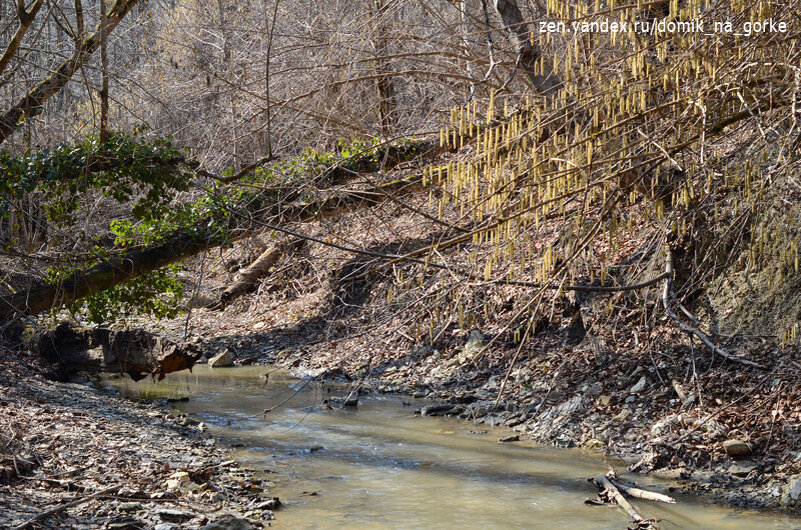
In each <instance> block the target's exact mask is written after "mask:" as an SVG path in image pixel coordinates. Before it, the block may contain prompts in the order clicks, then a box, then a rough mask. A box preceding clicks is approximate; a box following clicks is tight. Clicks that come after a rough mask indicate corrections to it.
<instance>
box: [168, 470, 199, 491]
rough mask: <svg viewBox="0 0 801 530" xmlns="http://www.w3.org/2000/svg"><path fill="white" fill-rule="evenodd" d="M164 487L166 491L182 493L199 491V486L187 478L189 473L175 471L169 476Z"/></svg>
mask: <svg viewBox="0 0 801 530" xmlns="http://www.w3.org/2000/svg"><path fill="white" fill-rule="evenodd" d="M164 485H165V487H166V488H167V489H168V490H172V491H180V492H182V493H188V492H191V491H196V490H198V489H200V486H198V485H197V484H195V483H194V482H193V481H192V479H191V478H190V477H189V473H187V472H186V471H177V472H175V473H173V474H172V475H170V477H169V478H168V479H167V482H165V484H164Z"/></svg>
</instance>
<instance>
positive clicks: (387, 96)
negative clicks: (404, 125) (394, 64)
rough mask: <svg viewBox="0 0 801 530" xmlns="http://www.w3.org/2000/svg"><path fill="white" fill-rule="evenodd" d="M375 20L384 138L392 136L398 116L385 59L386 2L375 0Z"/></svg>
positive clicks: (380, 120) (374, 39)
mask: <svg viewBox="0 0 801 530" xmlns="http://www.w3.org/2000/svg"><path fill="white" fill-rule="evenodd" d="M373 7H374V11H373V19H374V20H375V24H374V28H373V31H374V32H375V36H374V37H373V49H374V50H375V54H376V64H377V66H376V74H378V76H379V77H378V78H377V79H376V91H377V92H378V117H379V124H380V127H381V133H382V134H383V135H384V136H390V135H391V134H392V131H393V129H394V128H395V123H396V122H397V116H396V115H395V112H394V111H395V86H394V84H393V81H392V77H390V76H389V75H388V74H389V73H390V72H391V68H390V66H389V63H388V62H387V60H386V59H384V58H383V57H384V56H385V55H386V52H387V36H386V31H385V28H386V20H384V18H385V17H386V16H387V4H386V3H385V2H384V0H373Z"/></svg>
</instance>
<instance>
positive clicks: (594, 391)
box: [585, 382, 604, 397]
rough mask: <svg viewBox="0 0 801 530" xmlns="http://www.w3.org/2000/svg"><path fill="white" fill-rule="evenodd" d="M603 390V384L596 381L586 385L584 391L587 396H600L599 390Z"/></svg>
mask: <svg viewBox="0 0 801 530" xmlns="http://www.w3.org/2000/svg"><path fill="white" fill-rule="evenodd" d="M603 391H604V385H603V384H601V383H599V382H596V383H593V384H591V385H590V386H588V387H587V389H586V390H585V392H586V393H587V395H588V396H591V397H596V396H600V395H601V392H603Z"/></svg>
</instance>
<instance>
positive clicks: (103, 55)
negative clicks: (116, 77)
mask: <svg viewBox="0 0 801 530" xmlns="http://www.w3.org/2000/svg"><path fill="white" fill-rule="evenodd" d="M107 26H108V24H107V18H106V0H100V75H101V76H102V83H101V88H100V145H101V146H102V145H105V143H106V142H107V141H108V29H107Z"/></svg>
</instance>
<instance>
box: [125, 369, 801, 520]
mask: <svg viewBox="0 0 801 530" xmlns="http://www.w3.org/2000/svg"><path fill="white" fill-rule="evenodd" d="M267 372H271V373H270V377H269V382H268V383H267V384H266V385H265V384H264V375H263V374H265V373H267ZM112 383H113V384H114V386H115V387H116V388H118V389H119V390H120V391H122V392H124V393H126V394H128V395H130V396H135V397H143V398H149V399H152V398H156V397H166V398H182V397H188V398H189V401H188V402H181V403H176V406H177V407H178V408H179V409H181V410H182V411H185V412H187V413H189V414H191V415H192V416H193V417H194V418H195V419H197V420H199V421H203V422H205V423H206V424H207V425H208V426H209V430H210V431H211V432H212V433H213V434H214V435H215V436H216V437H218V438H219V439H221V440H222V441H223V442H224V443H227V444H232V445H234V446H235V447H237V448H238V449H237V450H236V452H235V453H234V455H233V457H234V458H236V459H237V460H239V461H240V463H241V464H242V465H243V466H244V467H247V468H250V469H254V470H258V471H260V472H262V473H263V475H262V476H261V478H264V479H266V480H269V481H270V482H271V483H272V484H273V485H272V486H271V487H270V494H271V495H275V496H278V497H280V499H281V501H282V502H283V503H284V504H283V506H282V508H281V509H280V510H279V511H278V512H277V513H276V520H275V521H272V526H273V527H275V528H287V529H289V528H292V529H295V528H304V529H305V528H359V529H367V528H493V529H494V528H554V527H556V528H559V527H561V528H571V527H572V528H615V529H621V528H626V523H627V522H628V521H627V517H626V515H625V514H624V513H623V512H622V510H619V509H618V508H615V507H608V506H590V505H586V504H584V500H585V499H587V498H594V497H595V494H596V488H595V486H594V485H593V484H591V483H589V482H587V478H588V477H594V476H596V475H598V474H599V473H603V472H605V471H606V470H607V469H608V465H607V462H606V460H605V459H604V457H603V456H601V455H599V454H597V453H587V452H584V451H580V450H574V449H554V448H549V447H542V446H537V445H535V444H533V443H529V442H526V441H522V442H513V443H499V442H498V439H499V438H501V437H505V436H509V435H510V434H514V433H513V431H511V430H510V429H508V428H506V427H495V428H490V427H488V426H486V425H478V426H475V425H473V424H472V423H470V422H467V421H463V420H458V419H455V418H439V417H424V418H421V417H419V416H417V415H415V414H414V411H415V409H419V408H420V407H422V406H425V405H427V404H430V403H429V402H426V401H424V400H416V399H411V398H408V397H401V396H386V395H368V396H361V397H360V398H359V403H358V407H356V408H338V407H336V408H333V409H331V408H328V407H326V406H325V405H321V400H323V399H325V398H327V397H328V396H329V392H328V390H329V389H330V395H331V396H342V395H344V394H346V393H347V388H346V387H345V386H343V385H336V384H316V383H312V382H309V381H305V380H302V379H298V378H294V377H291V376H289V375H287V374H286V373H284V372H281V371H274V372H273V371H272V370H271V369H270V368H269V367H266V366H255V367H243V368H215V369H211V368H208V367H206V366H197V367H196V368H195V370H194V373H189V372H186V371H185V372H180V373H175V374H170V375H169V376H167V378H166V379H165V380H164V381H161V382H159V383H153V382H151V381H150V379H146V380H144V381H141V382H139V383H133V382H131V381H130V380H124V381H112ZM264 409H273V410H271V412H269V413H268V414H267V415H266V416H265V415H264V414H263V411H264ZM619 467H620V466H619ZM624 478H626V479H628V480H631V481H636V482H639V483H640V485H641V486H644V487H646V488H648V487H649V486H650V487H651V488H652V489H654V490H657V491H662V492H667V491H666V487H667V486H668V485H669V484H668V483H666V482H664V483H660V482H659V480H658V479H655V478H653V477H646V476H642V475H630V476H625V477H624ZM674 497H676V499H677V501H678V503H677V504H675V505H665V504H656V503H651V502H646V501H639V500H635V501H634V502H635V505H636V507H637V508H638V509H639V511H640V513H641V514H642V515H644V516H645V517H651V518H657V519H661V520H662V523H661V525H662V528H666V529H668V528H705V529H717V528H748V529H757V528H799V529H801V519H799V518H796V517H792V516H788V515H783V514H774V513H760V512H755V511H744V510H737V509H734V508H728V507H725V506H720V505H714V504H710V503H709V502H706V501H705V500H704V499H703V498H700V497H693V496H685V495H674Z"/></svg>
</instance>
